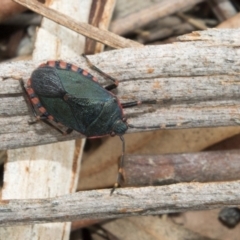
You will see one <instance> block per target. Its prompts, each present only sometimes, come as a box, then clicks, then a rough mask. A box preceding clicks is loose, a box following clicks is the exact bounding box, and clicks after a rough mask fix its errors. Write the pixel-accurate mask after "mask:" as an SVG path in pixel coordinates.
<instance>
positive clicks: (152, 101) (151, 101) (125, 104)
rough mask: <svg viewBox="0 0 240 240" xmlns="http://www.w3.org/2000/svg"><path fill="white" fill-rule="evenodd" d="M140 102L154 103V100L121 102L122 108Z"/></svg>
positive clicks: (136, 104) (139, 103)
mask: <svg viewBox="0 0 240 240" xmlns="http://www.w3.org/2000/svg"><path fill="white" fill-rule="evenodd" d="M141 104H156V100H144V101H133V102H127V103H121V105H122V108H129V107H135V106H138V105H141Z"/></svg>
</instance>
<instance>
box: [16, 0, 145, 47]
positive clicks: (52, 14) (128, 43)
mask: <svg viewBox="0 0 240 240" xmlns="http://www.w3.org/2000/svg"><path fill="white" fill-rule="evenodd" d="M14 1H15V2H17V3H19V4H21V5H23V6H25V7H27V8H29V9H31V10H32V11H34V12H37V13H39V14H41V15H42V16H44V17H46V18H48V19H51V20H52V21H54V22H56V23H58V24H61V25H62V26H65V27H67V28H69V29H71V30H73V31H75V32H77V33H80V34H82V35H84V36H86V37H89V38H91V39H94V40H96V41H98V42H101V43H103V44H106V45H108V46H110V47H113V48H127V47H140V46H142V45H141V44H140V43H137V42H134V41H132V40H129V39H126V38H123V37H120V36H118V35H116V34H114V33H111V32H109V31H107V30H100V29H98V28H96V27H93V26H91V25H89V24H87V23H84V22H77V21H75V20H74V19H72V18H70V17H69V16H66V15H64V14H62V13H60V12H58V11H56V10H53V9H50V8H47V7H45V6H44V5H43V4H41V3H39V2H37V1H28V0H14Z"/></svg>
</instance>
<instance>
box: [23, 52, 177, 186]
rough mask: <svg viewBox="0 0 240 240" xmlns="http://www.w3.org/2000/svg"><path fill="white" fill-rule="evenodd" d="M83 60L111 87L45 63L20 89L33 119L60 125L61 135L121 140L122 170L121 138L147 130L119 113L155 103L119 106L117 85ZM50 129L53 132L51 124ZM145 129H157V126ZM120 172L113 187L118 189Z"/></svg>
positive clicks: (73, 70) (62, 65) (60, 64)
mask: <svg viewBox="0 0 240 240" xmlns="http://www.w3.org/2000/svg"><path fill="white" fill-rule="evenodd" d="M83 57H85V59H86V60H87V62H88V64H89V65H90V67H91V68H93V69H94V70H96V71H98V72H99V73H100V74H102V75H103V76H104V77H105V78H107V79H109V80H110V81H112V84H110V85H107V86H106V87H105V88H104V87H102V86H101V85H100V84H99V83H98V82H97V80H96V78H95V77H94V76H92V75H91V74H89V73H88V72H87V71H85V70H83V69H82V68H79V67H77V66H75V65H73V64H70V63H66V62H63V61H48V62H47V63H44V64H41V65H40V66H39V67H38V68H37V69H36V70H34V71H33V73H32V75H31V77H30V79H29V80H28V82H27V87H26V89H25V88H24V84H23V82H22V87H23V89H24V91H25V93H26V96H27V97H28V100H29V101H30V103H31V106H32V110H33V113H34V115H35V117H36V118H37V119H41V120H43V121H44V122H46V123H48V124H51V121H55V122H57V123H61V124H62V125H64V126H66V127H67V128H68V129H67V130H66V131H64V132H63V131H61V130H60V129H59V128H57V130H59V131H60V132H62V133H65V134H68V133H70V132H71V131H72V130H76V131H78V132H80V133H81V134H83V135H85V136H86V137H87V138H97V137H103V136H106V135H110V136H115V135H118V136H120V139H121V141H122V156H121V162H120V169H121V166H122V165H123V158H124V153H125V142H124V138H123V135H124V134H125V132H126V131H127V129H128V127H131V128H140V129H142V128H146V127H145V126H133V125H131V124H128V123H127V121H126V118H125V117H124V114H123V110H122V109H123V108H127V107H133V106H136V105H139V104H142V103H155V101H149V100H146V101H133V102H127V103H120V101H119V100H118V98H117V97H116V96H115V95H114V94H113V93H112V92H111V90H112V89H114V88H116V87H117V86H118V81H117V80H116V79H114V78H112V77H111V76H109V75H107V74H106V73H104V72H102V71H101V70H100V69H98V68H97V67H96V66H94V65H92V64H91V62H90V61H89V60H88V58H87V57H86V56H85V55H83ZM49 120H50V121H49ZM51 125H53V126H54V127H55V128H56V126H55V125H54V124H51ZM171 126H172V125H171ZM165 127H166V126H165ZM147 128H160V126H151V127H147ZM120 169H119V174H118V180H117V183H116V184H115V187H116V186H118V182H119V177H120V171H121V170H120Z"/></svg>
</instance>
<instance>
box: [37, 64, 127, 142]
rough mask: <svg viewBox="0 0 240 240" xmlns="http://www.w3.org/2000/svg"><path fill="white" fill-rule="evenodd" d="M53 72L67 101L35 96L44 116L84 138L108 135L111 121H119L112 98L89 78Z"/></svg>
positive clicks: (77, 74) (63, 72) (117, 110)
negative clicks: (49, 115)
mask: <svg viewBox="0 0 240 240" xmlns="http://www.w3.org/2000/svg"><path fill="white" fill-rule="evenodd" d="M56 72H57V74H58V75H59V78H60V79H61V83H62V85H63V87H64V89H65V91H66V93H67V98H66V100H63V99H62V98H56V97H54V98H48V97H41V96H39V99H40V101H41V103H42V105H43V106H44V107H45V108H46V109H47V111H48V113H50V114H51V115H53V117H54V119H55V120H56V121H58V122H60V123H62V124H64V125H65V126H67V127H69V128H72V129H74V130H76V131H78V132H80V133H82V134H84V135H86V136H87V137H91V136H102V135H107V134H109V133H110V132H111V126H112V124H113V123H114V122H115V120H116V119H119V118H122V111H121V108H120V107H119V105H118V103H117V100H116V98H115V97H114V96H113V95H112V94H111V93H109V92H108V91H107V90H106V89H104V88H103V87H102V86H101V85H99V84H98V83H97V82H95V81H93V80H92V79H91V78H88V77H85V76H83V75H81V74H79V73H77V72H73V71H66V70H64V71H63V70H60V69H57V70H56Z"/></svg>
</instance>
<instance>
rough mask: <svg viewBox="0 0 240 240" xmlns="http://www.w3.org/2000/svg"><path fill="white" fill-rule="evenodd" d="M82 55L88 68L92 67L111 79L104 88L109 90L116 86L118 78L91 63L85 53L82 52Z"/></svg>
mask: <svg viewBox="0 0 240 240" xmlns="http://www.w3.org/2000/svg"><path fill="white" fill-rule="evenodd" d="M82 56H83V57H84V58H85V59H86V61H87V63H88V65H89V67H90V68H92V69H93V70H95V71H97V72H99V73H100V74H101V75H102V76H103V77H104V78H106V79H109V80H110V81H112V82H113V83H112V84H109V85H107V86H106V87H105V89H106V90H108V91H110V90H112V89H115V88H117V87H118V80H117V79H115V78H113V77H111V76H110V75H108V74H107V73H105V72H103V71H102V70H100V69H99V68H98V67H96V66H95V65H93V64H92V63H91V62H90V60H89V59H88V58H87V56H86V55H85V54H82Z"/></svg>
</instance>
